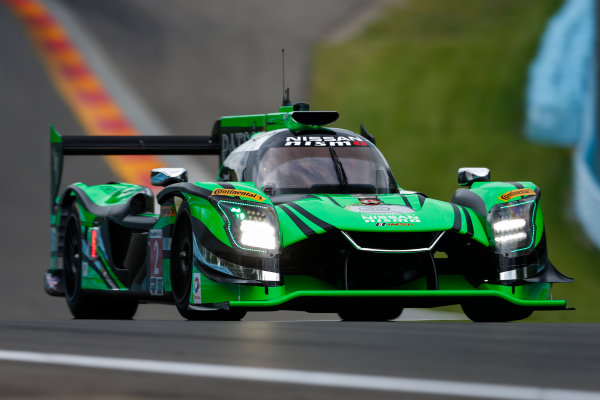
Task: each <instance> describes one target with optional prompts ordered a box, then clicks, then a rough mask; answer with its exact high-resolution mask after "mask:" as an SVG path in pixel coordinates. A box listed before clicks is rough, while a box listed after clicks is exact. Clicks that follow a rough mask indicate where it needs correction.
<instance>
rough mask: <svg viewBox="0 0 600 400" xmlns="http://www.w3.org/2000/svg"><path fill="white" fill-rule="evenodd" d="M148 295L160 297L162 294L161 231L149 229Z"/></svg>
mask: <svg viewBox="0 0 600 400" xmlns="http://www.w3.org/2000/svg"><path fill="white" fill-rule="evenodd" d="M149 233H150V235H149V237H150V242H149V246H150V294H151V295H153V296H162V294H163V270H162V258H163V257H162V254H163V237H162V229H150V232H149Z"/></svg>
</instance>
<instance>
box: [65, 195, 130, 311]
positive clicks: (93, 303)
mask: <svg viewBox="0 0 600 400" xmlns="http://www.w3.org/2000/svg"><path fill="white" fill-rule="evenodd" d="M63 249H64V251H63V272H64V283H65V298H66V300H67V305H68V306H69V310H71V314H73V317H74V318H76V319H131V318H133V316H134V315H135V312H136V311H137V307H138V301H137V299H131V298H122V297H109V295H108V294H107V295H102V294H92V293H88V292H86V291H85V290H82V288H81V263H82V257H83V254H82V246H81V222H80V220H79V207H78V206H77V203H73V205H72V206H71V210H70V213H69V219H68V221H67V227H66V231H65V238H64V242H63Z"/></svg>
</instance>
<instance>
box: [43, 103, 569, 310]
mask: <svg viewBox="0 0 600 400" xmlns="http://www.w3.org/2000/svg"><path fill="white" fill-rule="evenodd" d="M337 117H338V113H337V112H332V111H309V107H308V104H306V103H297V104H295V105H293V106H292V105H284V106H282V107H280V109H279V112H276V113H272V114H261V115H246V116H231V117H222V118H220V119H219V120H217V121H216V123H215V125H214V128H213V131H212V135H210V136H197V137H189V136H164V137H160V136H159V137H157V136H136V137H131V136H130V137H123V136H121V137H116V136H93V137H92V136H90V137H86V136H64V137H63V136H61V135H60V134H59V133H58V132H57V131H56V130H55V129H54V128H53V127H51V129H50V139H51V163H52V168H51V169H52V184H51V191H52V204H51V207H52V213H51V237H52V243H51V258H50V269H49V270H48V271H47V273H46V275H45V289H46V292H47V293H48V294H50V295H53V296H64V297H65V298H66V301H67V305H68V307H69V309H70V311H71V313H72V314H73V316H74V317H75V318H118V319H128V318H132V317H133V316H134V314H135V312H136V310H137V307H138V304H139V303H144V302H159V303H170V304H175V306H176V307H177V310H178V311H179V313H180V314H181V315H182V316H183V317H184V318H187V319H190V320H240V319H242V318H243V317H244V315H245V314H246V313H247V312H248V311H273V310H302V311H307V312H328V313H337V314H338V315H339V316H340V318H341V319H342V320H356V321H361V320H362V321H384V320H392V319H395V318H398V317H399V316H400V313H401V312H402V310H403V308H405V307H437V306H444V305H452V304H460V305H461V306H462V309H463V310H464V312H465V314H466V315H467V316H468V317H469V318H470V319H471V320H473V321H511V320H519V319H523V318H527V317H528V316H529V315H531V313H532V312H533V311H537V310H562V309H566V302H565V301H564V300H557V299H553V298H552V284H553V283H560V282H570V281H572V279H570V278H568V277H566V276H564V275H562V274H561V273H560V272H558V270H557V269H556V268H555V267H554V266H553V265H552V263H551V262H550V260H549V259H548V252H547V248H546V229H545V224H544V218H543V215H542V208H541V202H540V189H539V188H538V187H537V186H536V185H535V184H533V183H531V182H492V181H490V172H489V170H487V169H485V168H461V169H459V171H458V184H459V185H460V188H458V189H457V190H456V191H455V192H454V194H453V195H452V197H451V200H450V202H444V201H440V200H434V199H431V198H428V197H427V196H426V195H424V194H422V193H417V192H413V191H408V190H404V189H402V188H400V187H399V186H398V184H397V183H396V180H395V179H394V176H393V175H392V171H391V170H390V167H389V166H388V164H387V162H386V160H385V159H384V157H383V155H382V154H381V152H380V151H379V150H378V149H377V147H376V146H375V139H374V138H373V137H372V136H371V135H370V134H369V133H368V132H367V131H366V130H365V129H364V127H361V133H360V134H357V133H354V132H351V131H348V130H345V129H339V128H332V127H328V125H329V124H331V123H333V122H334V121H335V120H336V119H337ZM78 154H79V155H90V154H96V155H100V154H104V155H108V154H193V155H219V157H220V170H219V176H218V179H217V181H216V182H195V183H191V182H188V179H187V171H186V170H185V169H183V168H161V169H155V170H152V171H148V173H149V174H151V183H152V185H156V186H160V187H163V189H162V190H161V191H160V192H158V194H157V195H156V201H157V202H158V205H159V209H158V210H159V211H160V212H159V213H155V199H154V195H153V193H152V191H151V190H150V189H149V188H147V187H145V186H140V185H135V184H130V183H115V182H111V183H107V184H104V185H94V186H88V185H85V184H83V183H74V184H72V185H70V186H68V187H67V188H66V190H64V192H62V193H59V188H60V178H61V175H62V160H63V156H65V155H78Z"/></svg>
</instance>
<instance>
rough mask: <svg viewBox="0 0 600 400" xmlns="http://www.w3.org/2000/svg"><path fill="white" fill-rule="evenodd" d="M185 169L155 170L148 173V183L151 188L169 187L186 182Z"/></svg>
mask: <svg viewBox="0 0 600 400" xmlns="http://www.w3.org/2000/svg"><path fill="white" fill-rule="evenodd" d="M187 180H188V176H187V170H186V169H185V168H156V169H153V170H152V172H150V183H151V184H152V185H153V186H169V185H172V184H173V183H180V182H187Z"/></svg>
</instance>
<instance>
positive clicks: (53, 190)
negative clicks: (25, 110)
mask: <svg viewBox="0 0 600 400" xmlns="http://www.w3.org/2000/svg"><path fill="white" fill-rule="evenodd" d="M220 142H221V141H220V138H219V137H218V136H216V135H213V136H170V135H169V136H62V135H61V134H60V133H58V132H57V131H56V129H54V127H53V126H50V196H51V197H50V200H51V203H53V202H54V199H56V196H57V195H58V190H59V189H60V181H61V177H62V170H63V157H64V156H77V155H80V156H83V155H219V156H220V155H221V143H220ZM221 161H222V160H221ZM149 172H150V171H148V173H149Z"/></svg>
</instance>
